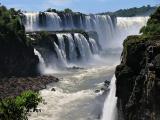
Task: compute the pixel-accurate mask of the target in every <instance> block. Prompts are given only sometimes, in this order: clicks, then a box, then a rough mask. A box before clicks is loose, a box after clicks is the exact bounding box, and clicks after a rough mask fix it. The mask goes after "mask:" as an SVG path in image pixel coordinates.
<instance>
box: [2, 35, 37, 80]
mask: <svg viewBox="0 0 160 120" xmlns="http://www.w3.org/2000/svg"><path fill="white" fill-rule="evenodd" d="M17 39H20V38H19V37H16V36H12V38H11V39H10V42H9V43H7V42H6V41H5V40H6V39H5V40H3V38H1V36H0V56H1V57H0V77H5V76H28V75H35V74H37V64H38V62H39V60H38V57H37V56H36V55H35V54H34V50H33V47H31V46H29V45H28V46H27V45H26V44H24V43H23V41H21V42H20V41H19V40H17Z"/></svg>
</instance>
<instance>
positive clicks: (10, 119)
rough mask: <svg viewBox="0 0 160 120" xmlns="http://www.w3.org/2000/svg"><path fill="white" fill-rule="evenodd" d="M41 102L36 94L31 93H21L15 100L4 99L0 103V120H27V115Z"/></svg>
mask: <svg viewBox="0 0 160 120" xmlns="http://www.w3.org/2000/svg"><path fill="white" fill-rule="evenodd" d="M40 102H42V98H41V97H39V94H38V93H35V92H32V91H26V92H23V93H22V94H21V95H20V96H17V97H16V98H6V99H4V100H1V101H0V120H27V114H28V112H29V111H30V110H32V109H33V112H34V111H35V109H36V108H37V106H38V103H40Z"/></svg>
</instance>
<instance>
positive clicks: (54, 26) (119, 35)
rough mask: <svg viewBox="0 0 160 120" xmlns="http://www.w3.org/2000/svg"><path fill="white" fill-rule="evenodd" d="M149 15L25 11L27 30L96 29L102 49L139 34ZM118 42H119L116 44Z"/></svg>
mask: <svg viewBox="0 0 160 120" xmlns="http://www.w3.org/2000/svg"><path fill="white" fill-rule="evenodd" d="M147 20H148V17H117V18H116V17H110V16H109V15H81V14H65V13H63V14H59V13H54V12H43V13H24V19H23V23H24V25H25V28H26V31H41V30H45V31H62V30H73V29H82V30H84V31H96V32H97V34H98V38H99V44H100V45H101V47H102V49H106V48H107V49H108V48H112V47H113V46H115V47H117V45H118V47H119V46H121V44H122V40H124V39H125V38H126V37H127V36H128V35H133V34H138V32H139V29H140V28H141V27H142V26H144V25H145V24H146V22H147ZM115 42H117V43H118V44H115Z"/></svg>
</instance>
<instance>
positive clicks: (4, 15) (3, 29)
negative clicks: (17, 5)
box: [0, 6, 25, 40]
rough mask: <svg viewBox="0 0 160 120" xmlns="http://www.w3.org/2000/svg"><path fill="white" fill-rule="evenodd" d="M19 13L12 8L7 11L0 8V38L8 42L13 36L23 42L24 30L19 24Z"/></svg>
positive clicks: (4, 8) (2, 7)
mask: <svg viewBox="0 0 160 120" xmlns="http://www.w3.org/2000/svg"><path fill="white" fill-rule="evenodd" d="M19 14H20V11H16V10H15V9H14V8H11V9H9V10H8V9H7V8H6V7H5V6H0V38H1V39H4V38H5V39H6V40H10V39H9V38H13V36H19V37H20V38H21V39H23V40H25V28H24V26H23V25H22V24H21V19H20V15H19Z"/></svg>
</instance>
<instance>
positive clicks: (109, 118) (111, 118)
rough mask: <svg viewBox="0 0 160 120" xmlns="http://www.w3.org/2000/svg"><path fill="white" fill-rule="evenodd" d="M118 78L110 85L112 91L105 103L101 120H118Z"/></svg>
mask: <svg viewBox="0 0 160 120" xmlns="http://www.w3.org/2000/svg"><path fill="white" fill-rule="evenodd" d="M116 104H117V97H116V78H115V76H113V78H112V79H111V83H110V91H109V94H108V96H107V98H106V101H105V102H104V108H103V115H102V118H101V120H116V117H117V108H116Z"/></svg>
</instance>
